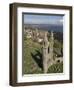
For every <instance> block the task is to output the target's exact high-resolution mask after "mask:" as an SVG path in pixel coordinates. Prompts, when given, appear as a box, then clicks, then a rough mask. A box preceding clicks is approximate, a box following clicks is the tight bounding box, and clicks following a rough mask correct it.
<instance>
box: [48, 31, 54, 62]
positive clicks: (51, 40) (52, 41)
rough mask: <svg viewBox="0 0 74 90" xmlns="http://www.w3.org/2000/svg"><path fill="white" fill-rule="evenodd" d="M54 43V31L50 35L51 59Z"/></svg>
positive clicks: (51, 57)
mask: <svg viewBox="0 0 74 90" xmlns="http://www.w3.org/2000/svg"><path fill="white" fill-rule="evenodd" d="M53 45H54V37H53V32H51V37H50V57H49V58H50V60H51V61H53Z"/></svg>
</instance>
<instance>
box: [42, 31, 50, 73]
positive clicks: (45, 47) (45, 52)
mask: <svg viewBox="0 0 74 90" xmlns="http://www.w3.org/2000/svg"><path fill="white" fill-rule="evenodd" d="M48 47H49V44H48V38H47V32H45V33H44V39H43V54H42V55H43V70H44V73H47V70H48Z"/></svg>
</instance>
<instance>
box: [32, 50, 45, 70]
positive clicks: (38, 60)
mask: <svg viewBox="0 0 74 90" xmlns="http://www.w3.org/2000/svg"><path fill="white" fill-rule="evenodd" d="M31 56H32V58H33V59H34V60H35V62H36V63H37V65H38V66H39V67H40V68H41V69H42V70H43V63H42V54H41V52H39V51H38V50H36V54H33V53H31Z"/></svg>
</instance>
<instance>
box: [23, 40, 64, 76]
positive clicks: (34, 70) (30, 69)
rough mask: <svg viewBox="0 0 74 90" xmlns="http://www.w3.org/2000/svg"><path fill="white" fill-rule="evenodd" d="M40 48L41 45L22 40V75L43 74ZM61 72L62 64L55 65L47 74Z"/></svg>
mask: <svg viewBox="0 0 74 90" xmlns="http://www.w3.org/2000/svg"><path fill="white" fill-rule="evenodd" d="M41 48H42V46H41V44H39V43H36V42H34V41H32V40H31V39H25V40H24V71H23V73H24V74H39V73H43V68H42V58H41V55H42V52H41ZM39 56H40V57H39ZM61 72H63V63H57V64H54V65H52V66H51V67H49V68H48V72H47V73H61Z"/></svg>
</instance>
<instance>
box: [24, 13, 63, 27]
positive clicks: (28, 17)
mask: <svg viewBox="0 0 74 90" xmlns="http://www.w3.org/2000/svg"><path fill="white" fill-rule="evenodd" d="M24 24H57V25H62V24H63V15H38V14H24Z"/></svg>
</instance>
